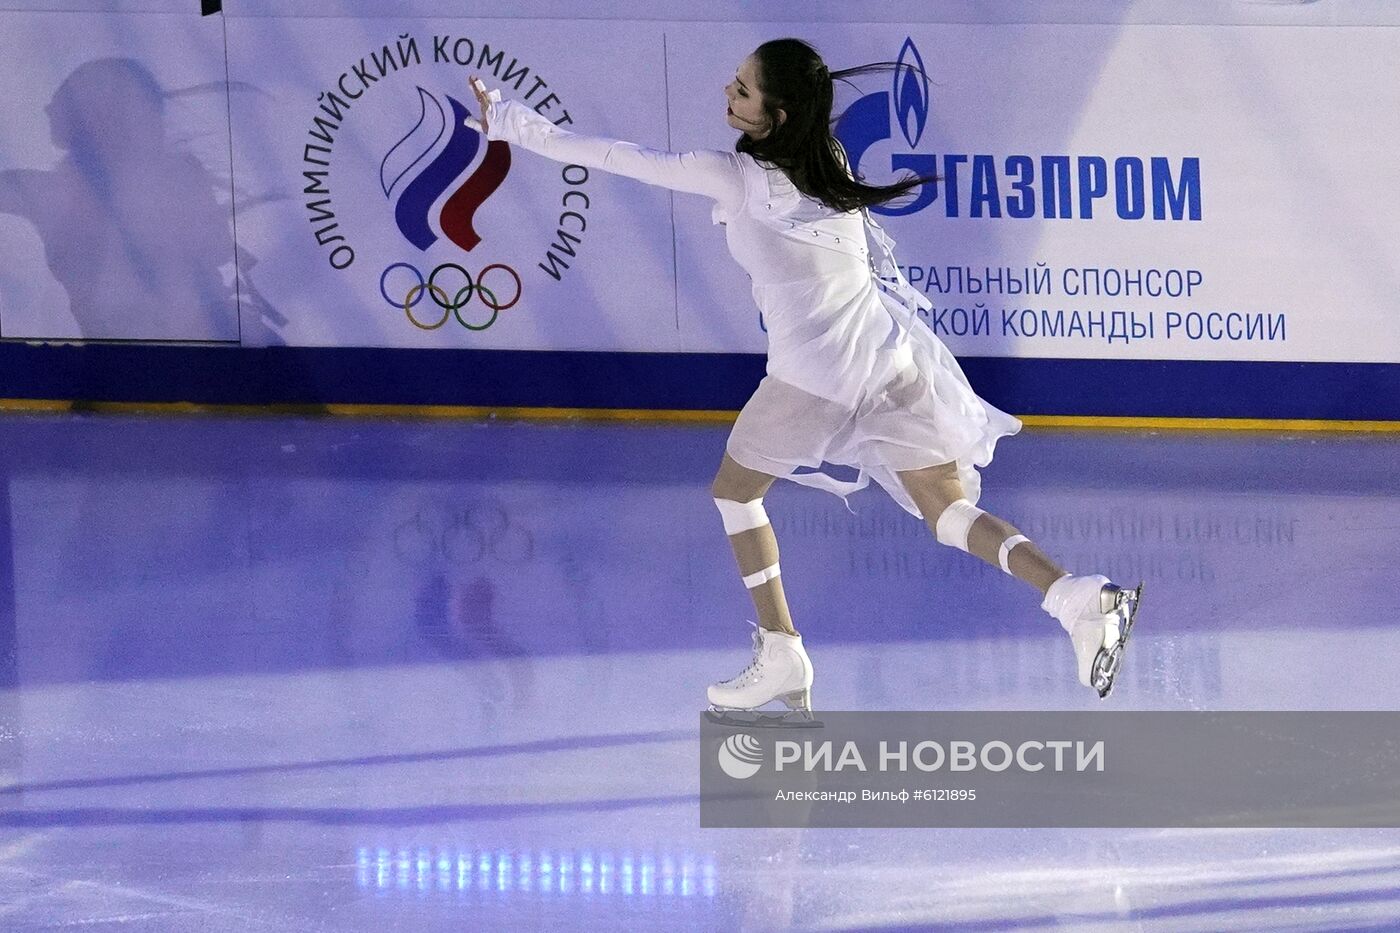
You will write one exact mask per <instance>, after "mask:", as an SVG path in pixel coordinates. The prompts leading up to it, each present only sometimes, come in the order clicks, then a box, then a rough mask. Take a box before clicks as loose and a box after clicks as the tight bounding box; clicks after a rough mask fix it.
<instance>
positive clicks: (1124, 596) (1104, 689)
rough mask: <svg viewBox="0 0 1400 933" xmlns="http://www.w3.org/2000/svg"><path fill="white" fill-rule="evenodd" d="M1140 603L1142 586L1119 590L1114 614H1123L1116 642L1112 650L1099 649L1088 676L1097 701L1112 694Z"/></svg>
mask: <svg viewBox="0 0 1400 933" xmlns="http://www.w3.org/2000/svg"><path fill="white" fill-rule="evenodd" d="M1141 601H1142V584H1141V583H1139V584H1138V585H1137V588H1136V589H1132V590H1119V591H1118V595H1117V599H1116V601H1115V602H1114V605H1113V610H1112V611H1114V612H1120V611H1121V612H1122V613H1123V622H1122V625H1121V627H1120V628H1119V631H1118V641H1117V642H1115V643H1114V645H1113V647H1112V648H1100V649H1099V653H1098V655H1097V656H1096V657H1095V658H1094V668H1093V670H1092V671H1091V672H1090V675H1089V683H1090V684H1091V685H1092V686H1093V688H1094V689H1095V690H1097V691H1098V694H1099V699H1101V700H1104V699H1107V698H1108V695H1109V694H1110V693H1112V692H1113V685H1114V682H1115V681H1116V679H1117V677H1118V671H1119V669H1120V668H1121V667H1122V666H1123V652H1124V649H1126V648H1127V645H1128V636H1129V635H1130V634H1132V631H1133V622H1134V621H1135V620H1136V619H1137V611H1138V603H1140V602H1141Z"/></svg>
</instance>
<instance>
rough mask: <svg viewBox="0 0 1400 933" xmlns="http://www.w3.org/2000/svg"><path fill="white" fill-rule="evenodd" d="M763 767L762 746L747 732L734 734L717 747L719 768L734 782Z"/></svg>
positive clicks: (749, 776) (752, 774)
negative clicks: (733, 779)
mask: <svg viewBox="0 0 1400 933" xmlns="http://www.w3.org/2000/svg"><path fill="white" fill-rule="evenodd" d="M762 766H763V746H762V745H761V744H759V741H758V739H756V738H754V737H753V736H752V735H749V734H748V733H747V732H736V733H734V734H733V735H731V736H730V737H729V738H727V739H725V740H724V742H723V743H722V744H721V745H720V747H719V767H720V770H721V771H723V772H724V773H725V774H727V775H729V776H730V777H732V778H735V779H736V780H740V781H742V780H745V779H747V778H751V777H753V776H754V775H755V774H757V773H758V769H759V768H761V767H762Z"/></svg>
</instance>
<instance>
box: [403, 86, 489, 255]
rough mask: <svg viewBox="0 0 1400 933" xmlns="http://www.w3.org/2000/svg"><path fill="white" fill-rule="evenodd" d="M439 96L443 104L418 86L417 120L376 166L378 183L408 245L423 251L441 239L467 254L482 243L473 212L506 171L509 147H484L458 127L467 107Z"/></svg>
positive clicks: (475, 135) (471, 133) (474, 133)
mask: <svg viewBox="0 0 1400 933" xmlns="http://www.w3.org/2000/svg"><path fill="white" fill-rule="evenodd" d="M442 96H443V100H445V101H446V106H444V105H443V100H439V99H438V97H437V96H436V95H434V94H433V93H432V92H431V91H428V90H427V89H426V88H423V87H422V86H419V87H418V103H419V116H418V122H417V123H416V124H414V126H413V128H412V129H411V130H409V131H408V133H407V134H405V135H404V137H403V138H402V139H400V140H399V141H398V142H396V143H395V144H394V145H393V147H392V148H390V149H389V152H388V154H386V155H385V156H384V159H383V161H382V162H380V164H379V185H380V188H381V190H383V192H384V197H386V198H387V199H388V200H389V202H390V203H391V204H393V208H394V222H395V223H396V224H397V225H398V228H399V232H400V233H402V234H403V237H404V239H406V240H408V242H409V243H412V244H413V245H414V246H416V247H417V248H418V249H419V250H422V251H425V252H426V251H427V249H428V248H429V247H430V246H432V245H433V244H434V243H436V242H437V241H438V239H439V235H441V236H442V237H446V238H447V239H448V240H450V241H451V242H452V243H454V244H456V245H457V246H458V247H460V248H461V249H462V250H463V251H464V252H470V251H471V250H472V249H473V248H475V247H476V245H477V244H478V243H480V242H481V235H480V234H479V233H477V231H476V227H475V224H474V219H475V216H476V212H477V210H478V209H479V208H480V207H481V205H482V204H484V203H485V202H486V200H487V198H489V197H490V196H491V195H492V193H493V192H495V190H496V189H497V188H499V187H500V186H501V183H502V182H504V181H505V179H506V175H507V174H508V173H509V172H510V146H509V145H508V144H506V143H505V142H503V141H501V140H495V141H488V142H487V143H486V145H485V147H483V146H482V136H481V134H480V133H478V132H477V131H476V130H474V129H471V128H470V127H468V126H466V125H465V124H464V123H463V120H465V119H466V117H467V115H468V110H467V108H466V107H465V106H464V105H463V104H462V102H461V101H459V100H457V99H456V98H455V97H453V96H452V95H450V94H444V95H442ZM483 148H484V149H485V152H484V154H482V155H481V158H480V159H479V160H478V158H477V156H478V154H481V153H482V150H483ZM449 192H450V193H449ZM444 195H446V199H445V200H444V199H443V197H444ZM439 204H440V205H441V206H439V207H437V209H436V210H434V207H435V206H436V205H439Z"/></svg>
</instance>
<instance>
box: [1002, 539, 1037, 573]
mask: <svg viewBox="0 0 1400 933" xmlns="http://www.w3.org/2000/svg"><path fill="white" fill-rule="evenodd" d="M1029 540H1030V538H1027V537H1026V536H1025V535H1012V536H1011V537H1009V538H1007V539H1006V540H1005V541H1003V542H1001V551H1000V552H999V553H998V554H997V560H998V561H999V562H1000V563H1001V569H1002V570H1005V571H1006V572H1007V573H1010V572H1011V563H1010V562H1011V549H1012V548H1014V547H1015V546H1016V545H1018V544H1020V543H1022V542H1023V541H1029Z"/></svg>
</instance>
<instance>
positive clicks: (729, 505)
mask: <svg viewBox="0 0 1400 933" xmlns="http://www.w3.org/2000/svg"><path fill="white" fill-rule="evenodd" d="M773 479H774V477H772V476H770V475H768V474H766V473H759V472H757V471H754V470H750V469H748V468H746V467H743V466H741V465H739V463H737V462H736V461H735V460H734V459H733V458H732V457H730V456H729V455H728V454H725V455H724V461H723V462H722V463H721V464H720V468H719V473H718V474H717V475H716V476H715V481H714V484H713V485H712V486H711V493H712V494H713V496H714V499H715V506H716V507H717V508H718V509H719V513H720V519H721V521H722V522H723V523H724V531H725V534H727V535H728V536H729V543H730V545H731V546H732V547H733V548H734V557H735V559H736V560H737V561H738V564H739V575H740V576H741V577H742V578H743V582H744V586H745V587H747V588H748V590H749V595H750V596H751V597H752V598H753V604H754V609H755V610H756V611H757V613H758V621H759V626H758V628H756V629H755V630H754V636H753V640H754V641H753V646H754V653H753V660H752V661H751V662H750V663H749V666H748V667H746V668H745V669H744V670H743V671H742V672H740V673H739V675H738V676H736V677H734V678H731V679H730V680H727V681H723V682H722V683H717V684H712V685H711V686H710V689H709V691H708V694H709V700H710V703H711V704H712V705H713V706H715V707H719V708H722V709H754V708H755V707H759V706H762V705H763V704H765V703H768V702H770V701H772V700H775V699H782V700H783V701H784V702H785V703H787V705H788V706H789V707H791V708H792V709H798V710H804V711H808V712H810V710H811V688H812V662H811V661H810V660H809V659H808V657H807V652H806V650H805V649H804V648H803V647H802V636H800V635H799V634H797V630H796V629H795V628H793V625H792V616H791V614H790V613H789V612H788V606H787V599H786V597H785V596H784V595H783V581H782V577H781V576H780V574H779V566H778V539H777V537H776V536H775V535H774V534H773V527H772V525H770V524H769V522H768V513H767V512H766V511H764V508H763V494H764V493H766V492H767V491H768V488H769V487H770V486H771V485H772V484H773Z"/></svg>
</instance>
